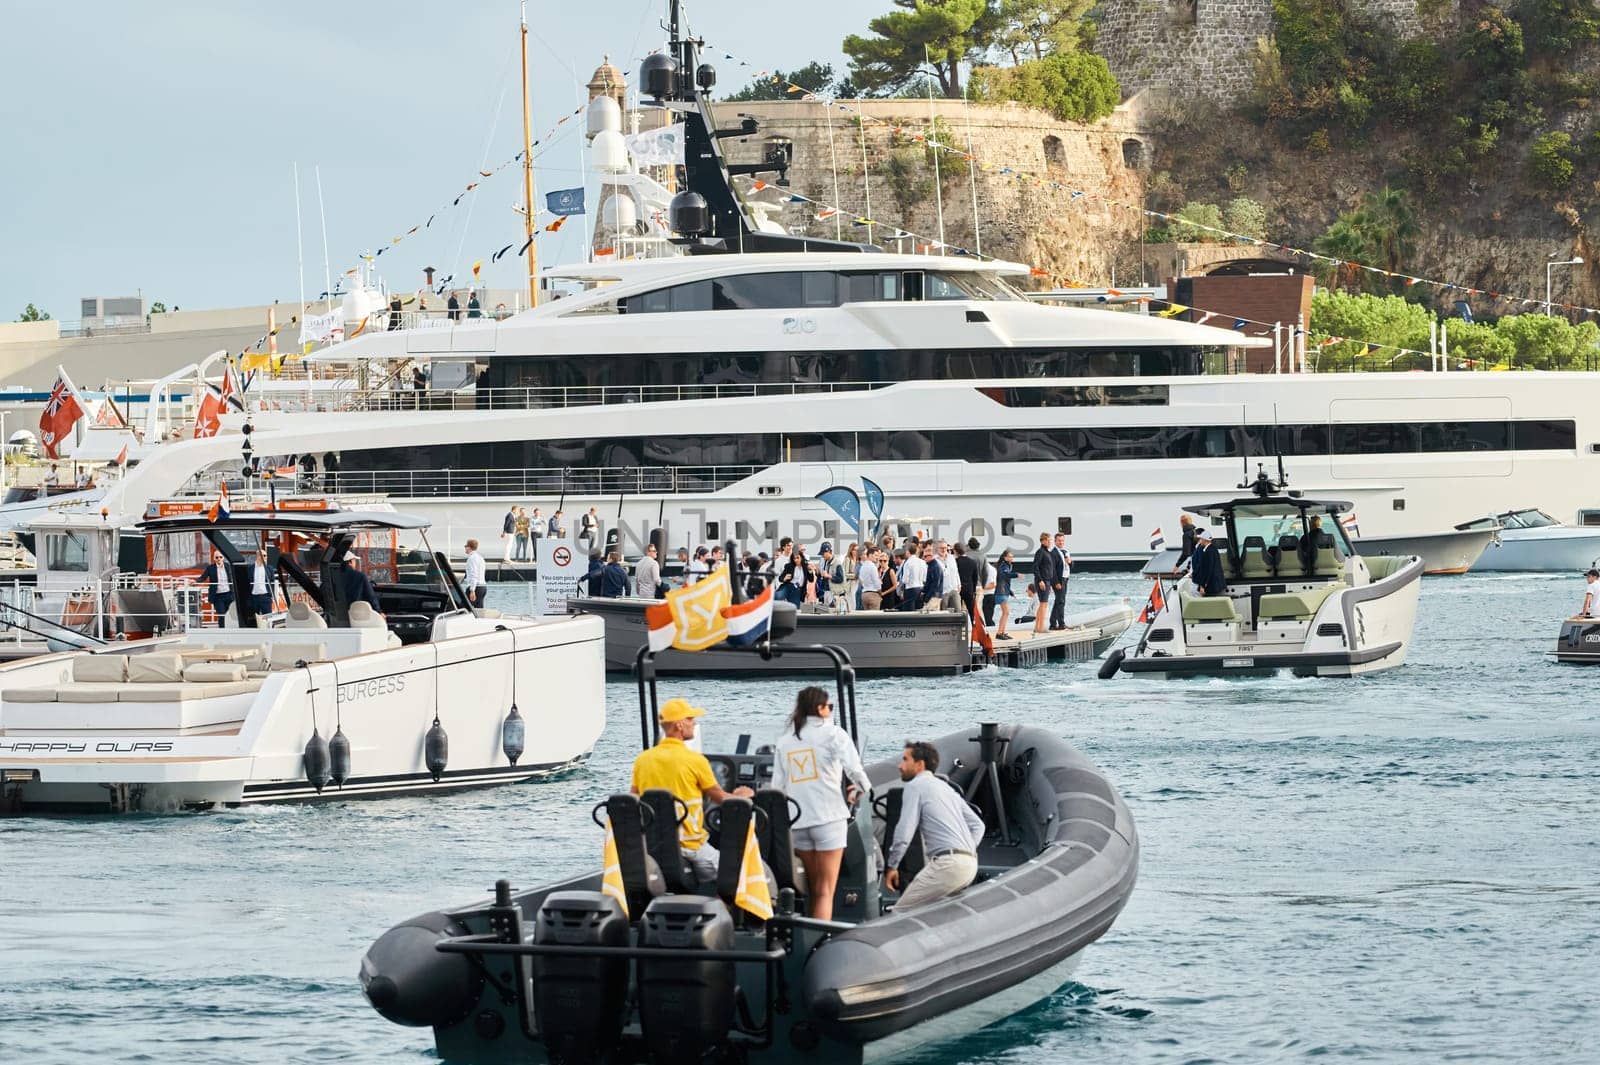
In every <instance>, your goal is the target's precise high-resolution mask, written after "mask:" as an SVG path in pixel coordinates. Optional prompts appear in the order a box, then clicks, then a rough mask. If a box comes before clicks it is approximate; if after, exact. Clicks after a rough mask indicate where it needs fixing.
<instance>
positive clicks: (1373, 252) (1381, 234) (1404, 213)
mask: <svg viewBox="0 0 1600 1065" xmlns="http://www.w3.org/2000/svg"><path fill="white" fill-rule="evenodd" d="M1351 220H1352V222H1353V223H1354V224H1355V226H1356V228H1357V229H1358V230H1359V231H1360V233H1361V237H1362V239H1363V240H1364V241H1365V242H1366V245H1367V255H1368V261H1376V264H1377V265H1380V266H1382V267H1383V268H1384V269H1385V270H1399V269H1400V268H1401V267H1402V266H1404V265H1405V264H1406V263H1407V262H1408V261H1410V259H1411V257H1412V256H1413V255H1415V254H1416V250H1417V237H1419V236H1421V234H1422V226H1421V225H1419V224H1418V222H1417V212H1416V211H1414V210H1412V208H1411V201H1410V199H1409V198H1408V197H1407V196H1406V193H1405V190H1404V189H1395V188H1390V187H1389V186H1388V185H1385V186H1384V187H1383V188H1381V189H1379V190H1378V191H1377V192H1369V193H1367V194H1366V196H1364V197H1362V199H1361V209H1360V210H1359V211H1357V212H1356V213H1355V214H1354V215H1353V216H1352V219H1351Z"/></svg>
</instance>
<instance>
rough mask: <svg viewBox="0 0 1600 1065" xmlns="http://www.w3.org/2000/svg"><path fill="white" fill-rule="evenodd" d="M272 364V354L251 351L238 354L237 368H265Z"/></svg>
mask: <svg viewBox="0 0 1600 1065" xmlns="http://www.w3.org/2000/svg"><path fill="white" fill-rule="evenodd" d="M271 366H272V356H271V355H270V354H269V353H267V352H265V351H262V352H253V353H251V354H248V355H241V356H239V369H241V370H265V369H268V368H269V367H271Z"/></svg>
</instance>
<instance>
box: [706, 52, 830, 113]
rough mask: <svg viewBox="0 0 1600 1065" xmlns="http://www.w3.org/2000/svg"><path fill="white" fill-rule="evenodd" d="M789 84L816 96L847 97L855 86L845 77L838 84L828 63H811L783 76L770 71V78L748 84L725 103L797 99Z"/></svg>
mask: <svg viewBox="0 0 1600 1065" xmlns="http://www.w3.org/2000/svg"><path fill="white" fill-rule="evenodd" d="M790 85H798V86H800V87H801V88H802V89H804V90H806V91H807V92H811V93H816V94H817V95H819V96H835V97H845V98H850V97H853V96H855V95H856V91H855V86H854V85H853V84H852V83H851V81H850V79H849V78H845V79H843V80H842V81H840V80H835V78H834V76H833V64H832V63H822V62H818V61H816V60H813V61H811V62H810V63H807V64H806V65H805V66H803V67H797V68H795V69H794V70H791V71H789V72H788V73H787V74H786V73H784V72H783V71H781V70H774V71H773V72H772V73H771V74H770V75H768V76H766V77H761V78H757V79H756V80H755V81H752V82H751V83H750V84H749V85H746V86H745V87H744V88H742V89H740V90H739V91H738V92H736V93H734V94H733V95H732V96H729V97H728V100H729V101H730V102H733V103H749V102H752V101H756V100H794V99H797V98H798V95H799V94H797V93H792V92H790V91H789V86H790Z"/></svg>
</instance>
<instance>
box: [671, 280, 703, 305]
mask: <svg viewBox="0 0 1600 1065" xmlns="http://www.w3.org/2000/svg"><path fill="white" fill-rule="evenodd" d="M669 291H671V293H672V309H673V310H675V311H709V310H710V309H711V282H709V281H694V282H691V283H690V284H687V285H676V286H674V287H673V288H672V289H670V290H669Z"/></svg>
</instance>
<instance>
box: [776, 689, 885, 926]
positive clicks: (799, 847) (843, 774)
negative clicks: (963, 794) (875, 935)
mask: <svg viewBox="0 0 1600 1065" xmlns="http://www.w3.org/2000/svg"><path fill="white" fill-rule="evenodd" d="M846 778H848V779H849V786H848V787H846V785H845V779H846ZM772 786H773V787H775V788H777V789H779V790H780V791H783V792H785V793H786V794H787V795H788V796H789V798H791V799H793V800H794V801H795V803H796V804H797V805H798V806H799V807H800V816H799V817H797V818H795V821H794V823H793V824H792V825H791V826H790V831H791V832H792V833H793V834H794V853H795V856H796V857H797V858H799V859H800V864H801V865H802V866H804V867H805V870H806V891H807V893H808V894H809V896H810V899H811V906H810V910H811V916H813V917H816V918H820V919H821V920H824V921H830V920H832V919H833V892H834V889H835V888H836V887H838V885H839V865H840V863H841V862H842V861H843V860H844V848H845V842H846V841H847V839H848V838H849V828H850V806H849V804H850V803H853V802H855V801H856V800H857V799H858V798H860V797H861V796H863V795H865V794H866V793H867V792H868V791H869V790H870V789H871V787H872V785H871V783H870V782H869V781H868V780H867V770H866V767H865V766H863V765H862V764H861V754H860V752H859V751H857V750H856V745H855V741H853V740H852V739H851V738H850V734H849V733H847V732H845V730H844V729H842V728H840V727H839V726H838V725H837V724H836V723H835V722H834V720H833V703H832V701H831V700H830V699H829V698H828V693H827V691H825V690H824V689H822V688H802V689H800V695H799V696H798V697H797V698H796V699H795V702H794V713H793V714H791V715H789V723H788V726H787V727H786V728H784V730H783V735H781V736H779V737H778V742H777V746H776V749H775V751H774V753H773V766H772Z"/></svg>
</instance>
